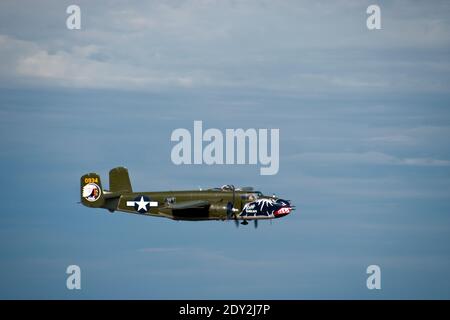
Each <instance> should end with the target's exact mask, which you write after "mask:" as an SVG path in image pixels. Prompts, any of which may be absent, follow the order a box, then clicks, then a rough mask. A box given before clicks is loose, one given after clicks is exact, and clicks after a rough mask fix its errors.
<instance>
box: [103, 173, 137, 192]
mask: <svg viewBox="0 0 450 320" xmlns="http://www.w3.org/2000/svg"><path fill="white" fill-rule="evenodd" d="M109 191H110V192H118V191H120V192H124V193H125V192H133V189H132V188H131V182H130V176H129V175H128V169H127V168H124V167H117V168H114V169H111V171H110V172H109Z"/></svg>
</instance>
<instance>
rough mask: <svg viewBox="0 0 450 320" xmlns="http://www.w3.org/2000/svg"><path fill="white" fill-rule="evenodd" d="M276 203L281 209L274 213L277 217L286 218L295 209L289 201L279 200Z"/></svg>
mask: <svg viewBox="0 0 450 320" xmlns="http://www.w3.org/2000/svg"><path fill="white" fill-rule="evenodd" d="M276 202H277V204H278V205H279V206H280V208H279V209H277V210H276V211H275V212H274V215H275V216H276V217H283V216H286V215H288V214H289V213H291V211H293V210H294V207H293V206H292V205H291V202H290V201H289V200H284V199H278V200H277V201H276Z"/></svg>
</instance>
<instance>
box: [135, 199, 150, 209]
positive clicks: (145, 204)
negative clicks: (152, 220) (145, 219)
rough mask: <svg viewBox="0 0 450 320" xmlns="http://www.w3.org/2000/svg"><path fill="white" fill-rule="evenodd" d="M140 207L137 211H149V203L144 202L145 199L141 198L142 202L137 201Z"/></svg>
mask: <svg viewBox="0 0 450 320" xmlns="http://www.w3.org/2000/svg"><path fill="white" fill-rule="evenodd" d="M135 203H136V204H137V205H138V208H137V211H139V210H141V209H144V210H145V211H147V205H148V204H149V202H148V201H144V197H143V196H141V200H140V201H136V202H135Z"/></svg>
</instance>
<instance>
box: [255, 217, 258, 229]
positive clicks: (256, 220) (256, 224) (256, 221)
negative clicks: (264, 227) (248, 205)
mask: <svg viewBox="0 0 450 320" xmlns="http://www.w3.org/2000/svg"><path fill="white" fill-rule="evenodd" d="M254 221H255V229H258V219H255V220H254Z"/></svg>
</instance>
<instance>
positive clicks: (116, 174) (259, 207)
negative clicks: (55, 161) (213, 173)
mask: <svg viewBox="0 0 450 320" xmlns="http://www.w3.org/2000/svg"><path fill="white" fill-rule="evenodd" d="M80 196H81V203H82V204H83V205H85V206H86V207H90V208H103V209H107V210H109V211H110V212H114V211H121V212H126V213H133V214H141V215H147V216H153V217H164V218H169V219H173V220H187V221H199V220H222V221H224V220H234V222H235V224H236V226H239V221H240V222H241V224H242V225H247V224H248V221H249V220H253V221H254V224H255V228H257V227H258V220H262V219H276V218H281V217H284V216H286V215H288V214H289V213H290V212H291V211H292V210H295V207H294V206H292V205H291V202H290V201H289V200H284V199H281V198H278V197H276V196H275V195H273V196H265V195H263V194H262V193H261V192H259V191H254V189H253V188H252V187H244V188H235V187H234V186H233V185H224V186H222V187H220V188H211V189H205V190H186V191H159V192H134V191H133V189H132V188H131V182H130V177H129V174H128V169H127V168H125V167H117V168H113V169H111V171H110V172H109V190H105V189H103V188H102V183H101V180H100V176H99V175H98V174H97V173H87V174H85V175H83V176H82V177H81V179H80Z"/></svg>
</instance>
